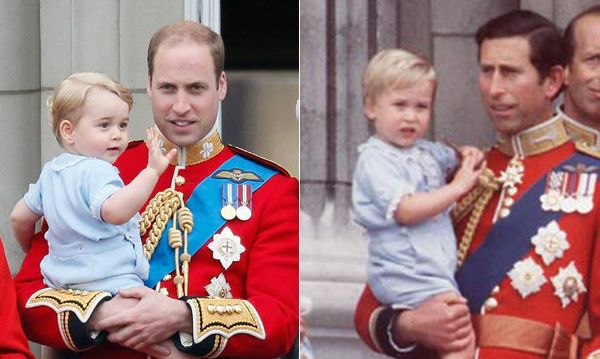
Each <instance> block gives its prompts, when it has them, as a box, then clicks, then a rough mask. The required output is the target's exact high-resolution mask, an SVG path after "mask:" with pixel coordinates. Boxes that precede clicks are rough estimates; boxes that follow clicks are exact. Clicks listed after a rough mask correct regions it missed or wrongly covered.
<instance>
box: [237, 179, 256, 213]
mask: <svg viewBox="0 0 600 359" xmlns="http://www.w3.org/2000/svg"><path fill="white" fill-rule="evenodd" d="M251 200H252V187H250V185H247V184H241V185H238V202H239V205H238V208H237V213H236V214H237V218H238V219H239V220H240V221H247V220H249V219H250V217H252V210H251V209H250V201H251Z"/></svg>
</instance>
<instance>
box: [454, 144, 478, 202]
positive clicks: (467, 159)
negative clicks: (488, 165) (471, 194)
mask: <svg viewBox="0 0 600 359" xmlns="http://www.w3.org/2000/svg"><path fill="white" fill-rule="evenodd" d="M479 154H481V152H480V153H479ZM482 159H483V154H481V156H479V155H478V154H477V153H470V152H468V153H466V154H465V155H464V156H463V159H462V162H461V164H460V168H459V169H458V171H457V172H456V174H455V175H454V179H453V180H452V184H453V185H455V186H457V188H458V189H459V191H460V193H461V194H465V193H467V192H468V191H469V190H471V188H473V186H475V184H476V183H477V180H478V178H479V175H481V173H482V172H483V170H484V169H485V161H483V162H482Z"/></svg>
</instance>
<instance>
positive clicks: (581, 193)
mask: <svg viewBox="0 0 600 359" xmlns="http://www.w3.org/2000/svg"><path fill="white" fill-rule="evenodd" d="M597 177H598V175H597V174H596V173H582V174H581V175H580V178H579V186H578V187H577V212H579V213H581V214H588V213H590V212H591V211H592V209H593V208H594V202H593V200H592V198H593V197H594V190H595V188H596V180H597Z"/></svg>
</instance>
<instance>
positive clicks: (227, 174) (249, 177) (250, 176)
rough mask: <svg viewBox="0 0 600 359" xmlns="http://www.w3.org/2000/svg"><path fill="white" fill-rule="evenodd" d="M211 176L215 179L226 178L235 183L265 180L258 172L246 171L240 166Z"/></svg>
mask: <svg viewBox="0 0 600 359" xmlns="http://www.w3.org/2000/svg"><path fill="white" fill-rule="evenodd" d="M211 177H212V178H215V179H226V180H230V181H232V182H235V183H244V182H246V181H252V182H264V180H263V179H262V177H260V176H259V175H257V174H256V173H254V172H244V171H242V170H241V169H239V168H234V169H231V170H221V171H219V172H217V173H215V174H214V175H212V176H211Z"/></svg>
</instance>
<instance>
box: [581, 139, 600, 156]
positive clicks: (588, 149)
mask: <svg viewBox="0 0 600 359" xmlns="http://www.w3.org/2000/svg"><path fill="white" fill-rule="evenodd" d="M575 148H576V149H577V151H579V152H581V153H585V154H586V155H588V156H591V157H594V158H596V159H600V149H598V148H597V147H594V146H590V145H588V144H587V143H585V142H583V141H577V142H575Z"/></svg>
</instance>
